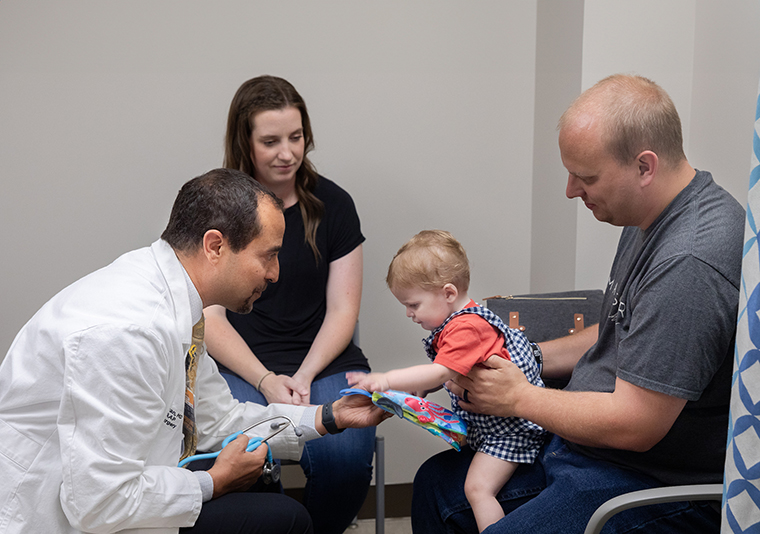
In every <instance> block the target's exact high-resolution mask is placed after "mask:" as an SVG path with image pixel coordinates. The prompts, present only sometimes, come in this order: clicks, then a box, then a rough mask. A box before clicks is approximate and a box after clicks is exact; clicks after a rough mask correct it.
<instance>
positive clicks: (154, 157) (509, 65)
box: [0, 0, 535, 483]
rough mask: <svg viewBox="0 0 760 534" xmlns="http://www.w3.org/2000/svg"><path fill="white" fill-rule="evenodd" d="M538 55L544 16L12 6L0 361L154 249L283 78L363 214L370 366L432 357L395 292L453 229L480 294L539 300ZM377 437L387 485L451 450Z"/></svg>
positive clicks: (320, 157)
mask: <svg viewBox="0 0 760 534" xmlns="http://www.w3.org/2000/svg"><path fill="white" fill-rule="evenodd" d="M534 41H535V2H533V1H530V2H526V1H520V2H514V3H505V2H501V1H499V0H495V1H478V2H477V3H476V4H470V3H464V2H454V1H447V2H440V1H433V0H430V1H421V2H414V3H410V2H403V1H387V2H373V3H371V2H353V1H348V0H346V1H323V2H319V3H311V2H287V1H286V2H249V1H247V0H235V1H232V0H230V1H226V2H214V3H212V2H190V3H188V2H166V1H159V2H154V1H130V2H118V1H117V2H98V1H86V0H74V1H72V2H66V3H63V4H55V3H49V2H34V1H28V0H23V1H22V0H5V1H3V2H0V72H1V73H2V75H1V76H0V94H2V95H3V97H2V99H0V125H2V126H0V179H1V180H2V182H3V185H4V187H3V193H2V195H1V196H0V203H1V204H0V227H2V228H3V229H4V232H3V233H2V237H0V239H2V242H1V243H2V246H3V249H4V250H6V254H5V258H4V260H3V277H2V281H0V288H1V289H0V291H1V292H2V293H1V294H2V303H3V306H2V308H1V309H0V314H1V315H0V352H1V353H2V354H4V353H5V351H6V350H7V348H8V346H9V345H10V343H11V340H12V339H13V336H14V335H15V332H16V331H17V330H18V329H19V328H20V327H21V326H22V325H23V323H24V322H25V321H26V320H28V318H29V317H30V316H31V315H32V314H33V313H34V311H35V310H36V309H37V308H38V307H39V306H41V305H42V304H43V303H44V302H45V301H46V300H47V299H48V298H50V297H51V296H52V295H53V294H54V293H55V292H57V291H58V290H60V289H61V288H62V287H64V286H65V285H67V284H68V283H70V282H72V281H74V280H76V279H77V278H79V277H81V276H82V275H84V274H86V273H87V272H89V271H91V270H93V269H96V268H98V267H100V266H102V265H104V264H106V263H108V262H110V261H111V260H113V259H114V258H115V257H116V256H117V255H118V254H120V253H122V252H124V251H127V250H130V249H132V248H136V247H139V246H144V245H148V244H150V243H151V242H152V241H153V240H154V239H156V238H157V236H158V235H159V234H160V232H161V231H162V230H163V227H164V225H165V223H166V219H167V218H168V214H169V209H170V207H171V203H172V201H173V200H174V196H175V194H176V191H177V189H178V188H179V187H180V185H181V184H182V183H184V182H185V181H186V180H187V179H189V178H192V177H194V176H197V175H199V174H201V173H203V172H205V171H206V170H208V169H210V168H213V167H217V166H219V165H220V164H221V161H222V139H223V135H224V125H225V120H226V113H227V107H228V105H229V101H230V99H231V98H232V95H233V94H234V92H235V90H236V89H237V87H238V86H239V85H240V83H242V82H243V81H244V80H246V79H248V78H250V77H252V76H255V75H258V74H263V73H270V74H276V75H280V76H283V77H285V78H287V79H289V80H290V81H291V82H293V84H294V85H295V86H296V87H297V88H298V89H299V91H300V92H301V94H302V95H303V97H304V98H305V99H306V102H307V104H308V106H309V109H310V112H311V118H312V124H313V128H314V132H315V137H316V144H317V150H316V152H315V153H314V156H313V160H314V162H315V163H316V165H317V168H318V169H319V170H320V171H321V172H323V173H324V174H325V175H326V176H328V177H330V178H332V179H334V180H335V181H337V182H338V183H339V184H341V185H342V186H344V187H345V188H346V189H347V190H348V191H349V192H350V193H351V194H352V195H353V197H354V199H355V201H356V204H357V206H358V209H359V213H360V215H361V218H362V225H363V230H364V233H365V235H366V236H367V242H366V244H365V248H364V250H365V283H364V298H363V307H362V314H361V318H360V320H361V338H362V345H363V347H364V348H365V351H366V353H367V355H368V356H369V358H370V361H371V363H372V365H373V367H374V368H376V369H381V370H386V369H390V368H393V367H400V366H405V365H409V364H412V363H422V362H424V361H426V359H425V356H424V352H423V348H422V344H421V343H420V339H421V338H422V337H424V336H425V335H426V332H425V331H423V330H421V329H420V328H419V327H418V326H417V325H414V324H413V323H411V321H409V320H408V319H407V318H406V317H405V316H404V312H403V308H402V307H401V306H400V305H399V304H398V303H396V302H395V300H394V299H393V297H392V296H391V294H390V293H389V292H388V290H387V289H386V288H385V284H384V276H385V271H386V269H387V265H388V263H389V262H390V260H391V258H392V256H393V254H394V253H395V251H396V250H397V249H398V247H399V246H401V244H403V242H404V241H406V240H407V239H408V238H409V237H411V235H413V234H414V233H416V232H417V231H419V230H421V229H423V228H433V227H436V228H446V229H448V230H450V231H452V232H453V233H454V234H455V235H456V236H457V237H458V238H459V239H460V240H461V241H462V242H463V243H464V245H465V247H466V248H467V250H468V252H469V255H470V259H471V262H472V271H473V283H472V294H473V296H474V297H476V298H478V299H480V298H483V297H485V296H487V295H488V294H491V293H492V292H494V291H499V290H501V289H502V287H504V288H505V290H507V289H509V288H508V287H506V286H507V284H509V285H510V286H511V287H516V288H518V289H520V290H527V289H528V283H529V280H528V276H529V269H530V265H529V261H528V259H527V255H525V257H521V254H520V251H527V250H529V247H530V225H529V224H526V223H522V221H529V220H530V203H529V201H528V200H527V199H529V198H530V188H531V186H530V174H531V153H532V120H533V94H534V78H535V77H534V68H535V67H534V63H535V62H534V53H533V43H534ZM484 212H485V213H492V214H494V219H495V220H496V221H497V222H499V223H501V221H502V217H501V214H502V213H509V214H510V216H511V217H513V218H514V220H515V221H518V222H520V229H521V231H520V232H519V233H517V234H512V235H510V236H506V235H498V234H496V235H495V234H494V233H493V232H492V231H491V230H488V229H487V228H486V223H484V222H483V220H481V219H479V218H478V215H479V214H481V213H484ZM489 292H491V293H489ZM439 399H440V400H442V401H443V402H448V400H447V399H445V397H439ZM381 433H384V434H386V435H387V436H388V440H387V450H388V456H389V458H393V459H394V460H393V462H392V463H391V465H390V466H389V469H388V477H387V480H388V482H389V483H395V482H401V481H404V482H408V481H410V480H411V476H412V474H413V473H414V471H415V470H416V468H417V466H418V465H419V463H420V462H421V461H422V460H423V459H424V458H426V457H427V456H429V455H431V454H432V453H433V452H435V451H437V450H441V449H442V448H443V447H444V446H445V444H444V443H443V441H441V440H439V439H436V438H435V437H433V436H431V435H428V434H427V433H424V432H421V431H419V430H418V429H416V428H414V427H413V426H412V425H409V424H408V423H405V422H402V421H389V422H388V423H386V424H385V425H384V426H383V428H382V429H381ZM410 446H411V447H410ZM409 449H411V450H413V451H414V453H413V454H409V452H408V450H409Z"/></svg>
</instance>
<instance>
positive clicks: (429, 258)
mask: <svg viewBox="0 0 760 534" xmlns="http://www.w3.org/2000/svg"><path fill="white" fill-rule="evenodd" d="M385 282H386V283H387V284H388V287H389V288H390V289H391V290H394V289H395V288H420V289H422V290H424V291H434V290H437V289H441V288H443V286H445V285H446V284H454V287H456V288H457V290H458V291H459V292H460V293H464V292H466V291H467V290H468V289H469V287H470V262H469V261H468V260H467V253H466V252H465V250H464V247H463V246H462V245H461V244H460V243H459V241H457V240H456V239H454V236H453V235H451V234H450V233H449V232H446V231H445V230H423V231H422V232H420V233H418V234H417V235H415V236H414V237H413V238H411V239H410V240H409V241H407V242H406V243H404V245H403V246H402V247H401V248H400V249H398V252H397V253H396V255H395V256H394V257H393V261H391V264H390V265H389V266H388V276H387V277H386V278H385Z"/></svg>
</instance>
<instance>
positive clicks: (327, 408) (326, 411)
mask: <svg viewBox="0 0 760 534" xmlns="http://www.w3.org/2000/svg"><path fill="white" fill-rule="evenodd" d="M332 405H333V403H332V402H326V403H324V404H323V405H322V424H323V425H324V427H325V429H326V430H327V432H328V433H330V434H340V433H341V432H343V431H344V430H345V428H338V425H336V424H335V416H334V415H333V409H332Z"/></svg>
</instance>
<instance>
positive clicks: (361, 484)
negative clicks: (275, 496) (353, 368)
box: [222, 373, 375, 534]
mask: <svg viewBox="0 0 760 534" xmlns="http://www.w3.org/2000/svg"><path fill="white" fill-rule="evenodd" d="M222 376H223V377H224V379H225V380H226V381H227V384H229V386H230V391H232V395H233V397H235V398H236V399H238V400H239V401H250V402H255V403H257V404H263V405H265V406H266V404H267V402H266V399H265V398H264V396H263V395H262V394H261V393H259V392H258V391H256V388H254V387H253V386H252V385H251V384H249V383H248V382H246V381H245V380H243V379H242V378H239V377H237V376H235V375H231V374H227V373H222ZM347 387H348V382H347V381H346V377H345V373H339V374H335V375H331V376H328V377H325V378H323V379H321V380H317V381H315V382H312V384H311V399H310V400H311V403H312V404H324V403H325V402H330V401H334V400H336V399H338V398H339V397H340V390H341V389H344V388H347ZM374 451H375V427H369V428H348V429H346V430H345V431H344V432H342V433H340V434H335V435H327V436H324V437H322V438H319V439H313V440H311V441H307V442H306V445H305V446H304V450H303V455H302V456H301V462H300V463H301V468H302V469H303V472H304V475H305V476H306V487H305V488H304V498H303V503H304V506H306V509H307V510H308V511H309V514H311V519H312V522H313V523H314V531H315V532H318V533H319V534H342V533H343V531H345V530H346V528H347V527H348V525H349V524H351V521H352V520H353V519H354V517H356V515H357V513H358V512H359V509H360V508H361V506H362V504H364V499H365V498H366V497H367V492H368V491H369V484H370V481H371V480H372V458H373V456H374Z"/></svg>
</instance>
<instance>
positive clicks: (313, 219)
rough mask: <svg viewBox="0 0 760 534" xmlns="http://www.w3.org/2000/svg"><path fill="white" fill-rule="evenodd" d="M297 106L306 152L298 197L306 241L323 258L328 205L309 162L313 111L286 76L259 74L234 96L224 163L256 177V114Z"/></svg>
mask: <svg viewBox="0 0 760 534" xmlns="http://www.w3.org/2000/svg"><path fill="white" fill-rule="evenodd" d="M290 107H293V108H296V109H297V110H298V112H299V113H300V114H301V127H302V128H303V141H304V153H303V161H302V162H301V166H300V167H299V168H298V170H297V171H296V196H297V197H298V207H299V209H300V210H301V218H302V219H303V224H304V230H305V234H306V235H305V240H306V243H307V244H308V245H309V247H310V248H311V250H312V252H313V253H314V257H315V259H316V260H317V261H319V257H320V253H319V249H318V248H317V237H316V236H317V227H318V226H319V223H320V222H321V221H322V217H323V216H324V213H325V206H324V204H323V203H322V201H321V200H319V199H318V198H317V197H316V196H315V195H314V188H315V187H316V186H317V181H318V180H319V175H317V170H316V169H315V168H314V165H313V164H312V163H311V161H309V158H308V154H309V152H311V151H312V150H313V149H314V135H313V134H312V131H311V121H310V120H309V112H308V111H307V109H306V102H304V100H303V98H301V95H300V94H298V91H296V88H295V87H293V85H292V84H291V83H290V82H288V81H287V80H285V79H283V78H278V77H276V76H268V75H265V76H257V77H256V78H252V79H250V80H248V81H247V82H245V83H243V85H241V86H240V88H239V89H238V90H237V92H236V93H235V96H234V97H233V98H232V103H231V104H230V111H229V114H228V115H227V133H226V135H225V138H224V166H225V167H227V168H228V169H237V170H239V171H243V172H244V173H246V174H248V175H250V176H253V177H254V178H256V169H255V167H254V161H253V155H252V150H251V135H252V134H253V129H254V126H255V124H254V121H255V118H256V115H257V114H258V113H261V112H262V111H279V110H283V109H285V108H290Z"/></svg>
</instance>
